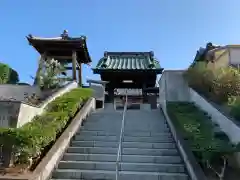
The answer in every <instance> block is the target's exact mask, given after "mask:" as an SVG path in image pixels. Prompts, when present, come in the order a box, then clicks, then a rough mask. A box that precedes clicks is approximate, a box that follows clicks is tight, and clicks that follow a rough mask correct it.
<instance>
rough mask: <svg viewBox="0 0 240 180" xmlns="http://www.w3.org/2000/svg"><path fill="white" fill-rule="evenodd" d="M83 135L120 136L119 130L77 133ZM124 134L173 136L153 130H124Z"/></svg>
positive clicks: (134, 135)
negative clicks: (153, 131)
mask: <svg viewBox="0 0 240 180" xmlns="http://www.w3.org/2000/svg"><path fill="white" fill-rule="evenodd" d="M79 134H80V135H82V136H119V135H120V133H119V132H105V131H86V130H85V131H78V132H77V135H79ZM124 136H133V137H155V136H167V137H172V134H171V133H170V132H165V133H152V132H124Z"/></svg>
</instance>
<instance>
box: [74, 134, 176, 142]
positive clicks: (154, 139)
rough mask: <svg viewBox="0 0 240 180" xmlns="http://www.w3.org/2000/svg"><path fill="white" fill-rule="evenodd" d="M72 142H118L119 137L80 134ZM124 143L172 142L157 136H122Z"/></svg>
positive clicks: (168, 138) (169, 139) (169, 138)
mask: <svg viewBox="0 0 240 180" xmlns="http://www.w3.org/2000/svg"><path fill="white" fill-rule="evenodd" d="M74 140H77V141H84V140H85V141H105V142H106V141H108V142H109V141H114V142H115V141H117V142H119V136H82V135H81V134H79V135H75V137H74ZM123 141H124V142H151V143H155V142H156V143H157V142H174V139H173V138H172V137H165V136H158V137H156V136H155V137H134V136H124V137H123Z"/></svg>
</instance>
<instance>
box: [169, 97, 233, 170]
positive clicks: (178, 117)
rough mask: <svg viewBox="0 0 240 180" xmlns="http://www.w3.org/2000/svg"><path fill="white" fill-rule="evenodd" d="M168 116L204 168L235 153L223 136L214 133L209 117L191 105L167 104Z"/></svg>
mask: <svg viewBox="0 0 240 180" xmlns="http://www.w3.org/2000/svg"><path fill="white" fill-rule="evenodd" d="M167 110H168V114H169V116H170V118H171V120H172V121H173V123H174V124H175V127H177V128H178V129H179V130H180V132H182V135H183V138H184V139H185V140H187V141H188V143H189V144H190V147H191V150H192V151H193V153H194V154H195V156H196V157H197V159H198V161H199V162H200V163H201V164H202V165H204V166H206V164H207V163H214V162H215V161H217V160H218V161H219V159H220V158H221V157H223V156H225V155H227V154H231V153H232V152H234V151H237V147H235V146H234V145H232V144H231V143H230V141H229V139H228V137H227V136H226V135H225V134H224V135H225V138H222V136H221V137H219V134H218V133H215V132H214V130H213V128H214V126H213V124H212V121H211V120H210V119H209V116H207V114H206V113H205V112H203V111H201V110H199V109H198V108H197V107H196V106H195V105H194V104H192V103H178V102H172V103H168V104H167Z"/></svg>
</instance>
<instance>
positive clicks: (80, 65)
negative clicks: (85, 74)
mask: <svg viewBox="0 0 240 180" xmlns="http://www.w3.org/2000/svg"><path fill="white" fill-rule="evenodd" d="M78 83H79V86H80V87H82V63H80V64H79V70H78Z"/></svg>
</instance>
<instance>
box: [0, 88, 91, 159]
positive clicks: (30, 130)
mask: <svg viewBox="0 0 240 180" xmlns="http://www.w3.org/2000/svg"><path fill="white" fill-rule="evenodd" d="M91 96H92V90H91V89H87V88H78V89H74V90H71V91H70V92H68V93H65V94H64V95H63V96H61V97H58V98H56V99H55V100H54V101H53V102H51V103H50V104H49V105H48V106H47V107H46V112H45V113H44V114H43V115H41V116H37V117H35V118H34V120H33V121H31V122H29V123H27V124H25V125H24V126H22V127H21V128H14V129H13V128H8V129H1V130H0V142H2V143H3V145H6V144H13V151H14V156H15V157H14V159H15V163H20V164H25V163H28V161H29V159H35V158H39V156H40V155H41V154H42V152H43V150H44V149H45V148H46V147H47V146H49V145H50V144H51V143H53V142H54V141H55V140H56V138H57V136H58V135H59V134H60V133H61V132H62V131H63V130H64V128H65V127H66V125H67V124H68V123H69V121H70V120H71V119H72V118H73V117H74V116H75V114H76V113H77V111H78V110H79V109H80V108H81V106H82V105H83V103H84V102H86V100H87V99H88V98H89V97H91Z"/></svg>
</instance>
